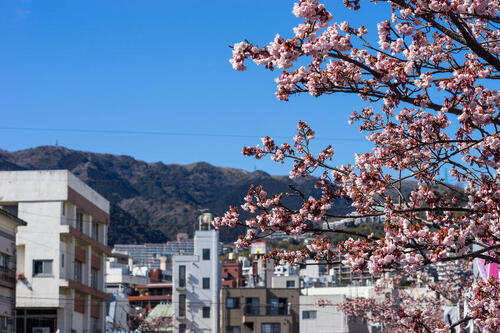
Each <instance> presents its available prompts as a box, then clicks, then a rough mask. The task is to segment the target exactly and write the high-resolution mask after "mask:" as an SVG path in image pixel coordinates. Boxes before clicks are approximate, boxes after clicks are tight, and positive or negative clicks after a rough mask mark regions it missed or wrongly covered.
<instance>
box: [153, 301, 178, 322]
mask: <svg viewBox="0 0 500 333" xmlns="http://www.w3.org/2000/svg"><path fill="white" fill-rule="evenodd" d="M173 315H174V307H173V306H172V304H158V305H157V306H155V307H154V309H153V310H151V312H150V313H149V314H148V318H151V319H154V318H161V317H172V316H173Z"/></svg>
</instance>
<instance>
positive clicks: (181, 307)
mask: <svg viewBox="0 0 500 333" xmlns="http://www.w3.org/2000/svg"><path fill="white" fill-rule="evenodd" d="M185 316H186V295H185V294H181V295H179V317H185Z"/></svg>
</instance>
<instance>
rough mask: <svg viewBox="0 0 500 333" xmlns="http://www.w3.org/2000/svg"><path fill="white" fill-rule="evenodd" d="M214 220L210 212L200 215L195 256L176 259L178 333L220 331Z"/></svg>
mask: <svg viewBox="0 0 500 333" xmlns="http://www.w3.org/2000/svg"><path fill="white" fill-rule="evenodd" d="M212 220H213V217H212V214H210V213H204V214H202V215H201V216H200V218H199V230H196V231H195V235H194V253H193V254H192V255H174V256H173V261H172V263H173V269H172V272H173V278H172V280H173V283H174V288H173V303H174V306H175V308H174V311H175V318H174V325H173V326H174V332H176V333H177V332H179V333H183V332H213V333H217V332H219V306H218V304H219V290H220V284H221V282H220V272H221V266H220V263H219V258H218V249H219V246H218V245H219V233H218V231H216V230H212V225H211V223H212Z"/></svg>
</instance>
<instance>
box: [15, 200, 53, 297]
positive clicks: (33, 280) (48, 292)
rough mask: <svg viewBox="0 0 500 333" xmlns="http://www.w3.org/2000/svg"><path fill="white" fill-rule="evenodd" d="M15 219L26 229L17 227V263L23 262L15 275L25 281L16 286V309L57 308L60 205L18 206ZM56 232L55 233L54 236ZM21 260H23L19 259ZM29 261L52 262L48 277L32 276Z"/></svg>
mask: <svg viewBox="0 0 500 333" xmlns="http://www.w3.org/2000/svg"><path fill="white" fill-rule="evenodd" d="M18 217H19V218H21V219H23V220H25V221H27V222H28V226H25V227H19V228H18V233H17V239H16V245H18V246H19V245H22V247H23V248H24V251H22V250H20V251H19V253H18V256H19V257H20V258H19V260H18V262H19V263H21V262H24V267H21V266H19V267H18V271H19V272H21V273H24V275H25V277H26V280H24V281H23V282H22V283H18V284H17V302H16V306H17V307H31V306H33V305H34V304H36V306H37V307H59V306H62V304H61V303H60V302H59V276H60V272H59V268H60V266H61V263H60V256H59V246H60V236H59V232H57V231H58V229H59V225H60V224H61V203H60V202H57V201H54V202H51V201H48V202H36V201H35V202H20V203H19V205H18ZM55 231H56V232H55ZM21 256H24V257H23V258H21ZM33 260H52V273H51V274H49V275H43V276H33Z"/></svg>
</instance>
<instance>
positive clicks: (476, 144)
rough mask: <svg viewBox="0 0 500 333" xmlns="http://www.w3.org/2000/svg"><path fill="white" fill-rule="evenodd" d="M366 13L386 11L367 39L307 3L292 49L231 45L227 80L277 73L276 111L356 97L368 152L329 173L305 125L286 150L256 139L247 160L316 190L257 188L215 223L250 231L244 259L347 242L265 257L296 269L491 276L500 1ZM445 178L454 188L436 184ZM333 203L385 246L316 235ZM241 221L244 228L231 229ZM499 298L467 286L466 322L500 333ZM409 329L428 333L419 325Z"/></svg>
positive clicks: (354, 4) (497, 257) (485, 285)
mask: <svg viewBox="0 0 500 333" xmlns="http://www.w3.org/2000/svg"><path fill="white" fill-rule="evenodd" d="M343 2H344V5H345V6H346V7H347V8H348V9H350V10H352V11H353V12H352V13H353V15H356V10H358V9H359V8H360V6H361V5H363V4H362V3H361V2H360V1H359V0H344V1H343ZM374 3H375V4H376V5H377V6H382V7H384V8H385V10H386V11H387V19H386V20H384V21H381V22H380V23H378V25H377V32H376V34H372V33H371V29H372V28H373V27H366V26H352V25H351V24H350V23H349V22H341V23H337V22H334V21H333V15H332V13H331V12H330V11H328V9H327V8H326V7H325V6H324V5H323V4H321V3H319V2H318V1H317V0H300V2H298V3H295V4H294V6H293V10H292V13H293V14H294V15H295V16H296V17H298V18H300V19H302V22H301V23H300V24H298V25H297V26H296V27H295V28H293V35H292V36H291V37H290V38H285V37H282V36H281V35H276V37H275V38H274V40H273V41H272V42H270V43H269V45H267V46H262V47H259V46H257V45H254V44H252V43H251V42H249V41H243V42H240V43H237V44H235V45H234V47H233V51H232V53H233V56H232V59H231V60H230V62H231V64H232V66H233V68H234V69H236V70H239V71H243V70H245V69H246V65H245V62H246V61H248V60H252V61H253V62H254V63H255V64H257V65H259V66H264V67H265V68H267V69H269V70H271V71H272V70H276V69H279V70H280V71H281V74H279V76H278V77H277V78H276V83H277V91H276V96H277V98H278V99H280V100H283V101H288V100H289V99H290V97H291V96H293V95H295V94H301V93H309V94H311V95H312V96H314V97H319V96H321V95H325V94H327V95H330V94H336V93H346V94H357V95H358V96H359V97H360V98H361V99H362V102H361V104H362V105H363V106H362V107H361V108H360V109H358V110H354V111H352V110H348V111H349V112H351V111H352V113H351V114H350V116H349V119H350V122H351V123H357V124H358V125H359V129H360V131H362V132H365V133H366V134H367V139H368V140H369V141H371V142H372V144H373V149H372V151H370V152H366V153H364V154H360V155H356V156H355V161H354V163H353V164H349V165H336V164H335V162H334V149H333V147H331V146H328V147H326V148H323V149H321V148H320V149H321V150H316V149H318V148H317V147H316V146H315V145H313V142H314V141H313V139H314V136H315V133H314V131H313V130H312V129H311V128H310V127H309V126H308V125H307V124H306V123H305V122H302V121H300V122H299V123H298V127H297V129H298V132H297V135H296V136H295V137H294V138H293V141H292V142H290V143H286V142H284V143H281V144H278V143H276V142H275V141H274V140H273V139H272V138H271V137H265V138H263V139H262V145H257V146H253V147H244V148H243V154H244V155H246V156H253V157H255V158H257V159H261V158H262V157H264V156H269V157H270V158H271V159H272V160H273V161H275V162H278V163H283V162H284V161H285V160H290V161H292V163H293V167H292V170H291V171H290V177H291V178H297V177H308V176H311V175H321V176H320V177H318V182H317V184H316V187H317V188H318V189H320V190H321V195H320V196H318V197H306V196H305V195H304V194H303V193H302V192H301V191H299V190H298V189H295V188H293V187H292V188H291V192H290V193H279V194H274V195H268V194H267V193H266V192H265V189H264V188H263V187H262V186H252V187H251V188H250V189H249V191H248V195H247V196H246V197H245V198H244V203H243V205H242V206H241V207H240V208H239V207H230V209H229V210H228V212H227V213H226V214H225V215H224V216H223V217H218V218H216V219H215V221H214V225H215V226H216V227H217V228H221V227H235V226H244V227H246V228H248V230H247V234H246V235H245V236H241V237H240V238H239V239H238V241H237V242H236V244H237V245H238V246H241V247H245V246H249V244H250V243H251V242H252V241H254V240H255V239H258V238H262V237H265V236H266V235H269V234H271V233H274V232H278V231H281V232H285V233H287V234H295V235H300V234H303V233H306V232H312V233H316V234H318V233H322V234H324V235H326V236H327V235H328V234H331V233H338V232H342V233H345V234H348V235H349V236H350V237H349V238H348V239H347V240H345V241H343V242H342V243H341V244H340V245H339V246H334V245H333V244H332V242H331V241H330V239H329V238H328V237H326V236H325V237H318V239H317V240H316V241H315V242H313V243H311V244H309V245H308V247H307V249H305V250H300V251H274V252H273V256H274V257H275V258H276V259H279V260H284V261H288V262H293V263H303V262H304V260H305V259H308V258H316V259H322V260H327V261H328V260H331V259H332V258H336V257H338V256H339V255H341V256H342V257H343V258H344V263H345V264H348V265H350V266H351V267H352V269H353V270H354V271H355V272H359V271H361V270H363V269H369V270H370V272H372V273H374V274H376V273H380V272H383V271H387V270H392V271H400V272H406V273H407V274H412V273H414V272H417V271H421V270H423V269H424V268H425V267H426V266H429V265H435V264H437V263H450V262H455V261H457V260H469V261H471V260H477V259H482V260H485V262H486V263H487V264H492V265H497V264H498V263H500V241H499V240H500V223H499V218H500V216H499V207H500V176H499V171H500V136H499V125H500V113H499V112H498V106H499V104H500V97H499V94H498V90H496V89H495V87H496V88H498V81H496V80H498V79H499V78H500V73H499V71H500V60H499V56H498V54H499V52H500V45H499V38H500V30H499V29H498V25H499V24H500V18H499V16H498V13H499V10H500V2H499V1H498V0H425V1H423V0H385V1H384V0H378V1H374ZM377 36H378V42H376V41H375V42H374V40H376V39H377ZM300 64H307V65H303V66H301V65H300ZM365 105H366V106H365ZM346 118H347V116H346ZM315 152H316V153H315ZM444 170H449V174H450V176H451V177H452V179H453V180H454V181H456V182H458V183H460V184H463V186H464V188H463V189H461V188H457V187H454V186H450V185H449V184H448V183H446V182H444V181H443V171H444ZM408 180H413V181H415V182H416V186H415V188H414V189H412V190H411V192H410V193H409V194H408V193H404V191H403V190H402V188H403V185H404V182H405V181H408ZM443 189H445V190H443ZM289 195H293V196H298V197H300V198H301V199H302V204H301V205H299V206H297V207H290V206H287V205H285V204H284V202H283V199H284V198H285V197H286V196H289ZM338 198H343V199H347V200H349V201H350V202H351V203H352V207H353V208H355V210H356V217H357V218H364V217H385V234H384V235H383V237H376V236H374V235H373V234H361V233H350V232H349V231H347V230H322V229H320V228H318V222H321V221H323V220H325V219H328V218H331V217H342V216H336V215H335V214H332V212H333V211H334V208H335V207H334V205H335V200H336V199H338ZM241 210H244V211H246V214H251V215H252V217H250V218H248V219H243V218H240V213H241ZM351 217H352V216H351ZM495 288H498V280H497V278H490V279H489V280H485V281H477V283H476V284H475V285H474V287H473V290H471V294H472V298H471V299H470V302H469V303H470V304H469V307H470V308H471V309H473V310H472V311H471V312H470V314H469V315H470V317H471V318H472V319H476V323H477V324H478V325H481V326H482V327H484V328H485V329H489V330H490V331H495V330H496V329H497V328H498V327H499V325H500V323H499V319H498V318H499V317H500V304H499V303H500V301H499V294H498V289H495ZM494 290H496V291H494ZM429 304H430V305H429V306H432V302H430V303H429ZM410 326H411V325H410ZM431 326H432V327H437V326H435V325H434V324H433V325H431ZM443 327H444V326H443ZM412 330H413V331H416V332H421V331H428V329H426V326H425V325H423V326H422V325H420V326H418V325H417V326H415V327H414V328H412Z"/></svg>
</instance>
